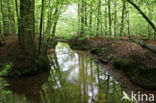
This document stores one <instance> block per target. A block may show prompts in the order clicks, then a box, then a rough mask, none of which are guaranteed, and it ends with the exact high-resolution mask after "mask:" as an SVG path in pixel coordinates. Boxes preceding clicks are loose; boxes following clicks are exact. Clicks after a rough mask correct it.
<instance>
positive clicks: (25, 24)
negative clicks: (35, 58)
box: [18, 0, 35, 54]
mask: <svg viewBox="0 0 156 103" xmlns="http://www.w3.org/2000/svg"><path fill="white" fill-rule="evenodd" d="M34 7H35V0H20V21H19V25H20V26H19V28H18V29H19V35H20V37H19V39H20V40H21V41H20V44H21V47H22V48H23V49H26V50H28V51H33V53H34V54H35V52H34V48H35V44H34V39H35V38H34V37H35V25H34V24H35V17H34Z"/></svg>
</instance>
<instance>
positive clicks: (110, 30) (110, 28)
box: [108, 0, 112, 36]
mask: <svg viewBox="0 0 156 103" xmlns="http://www.w3.org/2000/svg"><path fill="white" fill-rule="evenodd" d="M108 13H109V14H108V15H109V16H108V19H109V33H110V36H111V35H112V18H111V0H108Z"/></svg>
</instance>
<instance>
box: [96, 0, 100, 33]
mask: <svg viewBox="0 0 156 103" xmlns="http://www.w3.org/2000/svg"><path fill="white" fill-rule="evenodd" d="M100 19H101V0H99V2H98V15H97V27H96V30H97V35H99V26H100Z"/></svg>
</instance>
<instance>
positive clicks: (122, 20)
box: [120, 0, 126, 37]
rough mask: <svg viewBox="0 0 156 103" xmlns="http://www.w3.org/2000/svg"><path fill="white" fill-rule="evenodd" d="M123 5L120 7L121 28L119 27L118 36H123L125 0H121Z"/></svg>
mask: <svg viewBox="0 0 156 103" xmlns="http://www.w3.org/2000/svg"><path fill="white" fill-rule="evenodd" d="M122 3H123V7H122V17H121V28H120V36H121V37H122V36H123V32H124V20H125V9H126V3H125V0H122Z"/></svg>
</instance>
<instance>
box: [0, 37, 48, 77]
mask: <svg viewBox="0 0 156 103" xmlns="http://www.w3.org/2000/svg"><path fill="white" fill-rule="evenodd" d="M3 41H4V42H3V43H2V45H1V46H0V71H2V70H3V69H5V68H7V66H8V65H10V64H11V65H13V68H14V69H11V70H9V73H10V74H8V73H7V75H6V74H4V76H10V77H14V76H17V77H18V76H22V75H34V74H36V73H40V72H42V70H41V69H44V70H46V68H45V67H47V68H48V65H49V63H48V60H47V58H46V57H44V58H35V57H34V56H33V52H32V51H28V50H27V51H26V50H25V49H22V48H21V47H20V46H19V43H18V38H17V36H15V35H11V36H6V37H5V38H4V40H3ZM2 75H3V74H2ZM0 76H1V72H0Z"/></svg>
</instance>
